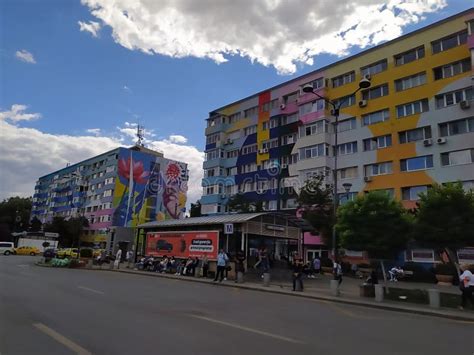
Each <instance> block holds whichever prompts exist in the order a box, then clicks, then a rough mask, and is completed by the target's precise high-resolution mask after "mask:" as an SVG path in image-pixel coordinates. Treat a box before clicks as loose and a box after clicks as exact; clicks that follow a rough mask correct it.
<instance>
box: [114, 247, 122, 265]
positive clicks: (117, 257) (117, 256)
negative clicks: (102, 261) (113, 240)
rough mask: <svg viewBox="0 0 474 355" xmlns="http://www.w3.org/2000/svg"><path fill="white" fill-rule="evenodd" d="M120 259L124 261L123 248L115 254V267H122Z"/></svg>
mask: <svg viewBox="0 0 474 355" xmlns="http://www.w3.org/2000/svg"><path fill="white" fill-rule="evenodd" d="M120 261H122V249H120V248H119V249H118V250H117V254H115V268H116V269H120Z"/></svg>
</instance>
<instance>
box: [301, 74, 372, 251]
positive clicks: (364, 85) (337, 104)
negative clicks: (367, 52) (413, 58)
mask: <svg viewBox="0 0 474 355" xmlns="http://www.w3.org/2000/svg"><path fill="white" fill-rule="evenodd" d="M370 85H371V83H370V79H369V78H368V77H363V78H362V79H361V80H360V81H359V87H358V88H357V90H355V91H354V92H353V93H352V94H350V95H347V96H346V97H345V98H344V99H342V100H338V101H334V100H330V99H328V98H326V97H324V96H322V95H320V94H318V93H317V92H315V91H314V88H313V85H312V84H306V85H305V86H304V87H303V92H305V93H311V94H314V95H316V96H317V97H318V98H320V99H321V100H324V102H326V103H327V104H329V105H331V106H332V110H331V115H332V116H334V118H335V120H334V147H335V149H334V170H333V179H334V189H333V214H334V225H333V227H332V254H333V256H334V258H335V257H336V211H337V205H338V202H339V199H338V196H337V154H338V152H337V133H338V132H337V124H338V123H339V111H340V109H341V107H342V105H343V104H344V103H345V102H346V100H347V98H348V97H351V96H352V95H355V94H356V93H357V92H358V91H359V90H362V89H368V88H369V87H370ZM343 186H344V189H346V186H347V185H346V184H344V185H343ZM351 186H352V185H351ZM351 186H349V187H348V189H350V187H351ZM346 192H349V191H348V190H346Z"/></svg>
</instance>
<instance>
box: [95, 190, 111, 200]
mask: <svg viewBox="0 0 474 355" xmlns="http://www.w3.org/2000/svg"><path fill="white" fill-rule="evenodd" d="M112 192H113V190H105V191H104V194H103V196H104V197H109V196H112ZM99 196H100V195H96V197H99ZM96 199H97V198H96Z"/></svg>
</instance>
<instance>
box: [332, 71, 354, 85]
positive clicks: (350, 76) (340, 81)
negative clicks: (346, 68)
mask: <svg viewBox="0 0 474 355" xmlns="http://www.w3.org/2000/svg"><path fill="white" fill-rule="evenodd" d="M354 81H355V71H351V72H349V73H345V74H342V75H339V76H336V77H335V78H332V87H334V88H337V87H339V86H342V85H346V84H349V83H352V82H354Z"/></svg>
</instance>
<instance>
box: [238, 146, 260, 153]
mask: <svg viewBox="0 0 474 355" xmlns="http://www.w3.org/2000/svg"><path fill="white" fill-rule="evenodd" d="M257 147H258V145H257V144H251V145H246V146H243V147H242V154H250V153H256V152H257V150H258V148H257Z"/></svg>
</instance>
